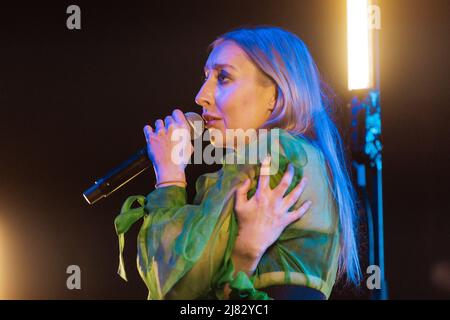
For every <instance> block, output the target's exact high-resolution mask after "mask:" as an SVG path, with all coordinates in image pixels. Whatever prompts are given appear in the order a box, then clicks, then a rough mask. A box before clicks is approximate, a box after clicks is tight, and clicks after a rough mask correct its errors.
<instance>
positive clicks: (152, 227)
mask: <svg viewBox="0 0 450 320" xmlns="http://www.w3.org/2000/svg"><path fill="white" fill-rule="evenodd" d="M262 139H267V141H266V143H267V145H268V146H271V147H272V149H270V147H269V150H268V152H271V155H272V163H273V166H274V168H277V170H275V171H274V174H272V175H271V176H270V186H271V188H274V187H275V186H277V185H278V183H279V181H280V180H281V177H282V176H283V174H284V172H285V170H286V168H287V165H288V163H292V164H293V165H294V169H295V174H294V179H293V182H292V184H291V186H290V187H289V189H288V190H287V193H289V192H290V191H291V190H292V189H293V188H294V187H295V186H296V185H297V183H298V182H299V181H300V179H301V178H302V176H303V175H306V176H308V178H309V183H308V186H307V189H306V190H305V192H304V194H303V195H302V196H301V198H300V199H299V200H298V201H297V203H296V204H295V205H293V208H291V210H292V209H297V208H298V207H299V206H300V205H301V203H303V201H305V200H307V199H311V200H312V201H313V206H312V207H311V209H310V210H309V211H308V212H307V213H306V214H305V216H304V217H302V219H300V220H297V221H296V222H294V223H292V224H291V225H289V226H288V227H287V228H286V229H285V230H284V231H283V233H282V234H281V236H280V237H279V239H278V240H277V241H276V242H275V243H274V244H273V245H272V246H271V247H269V248H268V249H267V250H266V252H265V253H264V255H263V257H262V258H261V260H260V262H259V264H258V267H257V269H256V271H255V273H254V274H253V275H252V276H251V277H248V276H247V275H246V274H245V273H244V272H238V273H237V274H236V276H235V277H234V276H233V274H234V266H233V263H232V260H231V252H232V250H233V246H234V241H235V239H236V236H237V227H238V226H237V220H236V216H235V212H234V209H233V208H234V199H235V198H234V197H235V195H234V193H235V190H236V187H237V186H238V185H240V183H242V182H243V181H244V180H245V179H247V178H250V179H251V186H250V191H249V193H248V198H250V197H251V196H252V195H253V194H254V193H255V192H256V188H257V182H258V177H259V172H260V164H249V163H248V161H244V163H239V161H238V163H237V164H229V163H226V162H225V161H224V162H223V166H222V169H221V170H219V171H217V172H214V173H208V174H204V175H202V176H200V177H199V178H198V179H197V181H196V185H195V187H196V195H195V198H194V201H193V204H188V203H187V196H186V190H185V188H182V187H179V186H167V187H162V188H157V189H155V190H153V191H152V192H150V193H149V194H148V195H147V196H146V197H144V196H142V195H138V196H132V197H129V198H128V199H127V200H126V201H125V203H124V204H123V206H122V210H121V213H120V214H119V215H118V216H117V218H116V219H115V227H116V232H117V235H118V237H119V250H120V258H119V271H118V273H119V274H120V276H121V277H122V278H124V279H125V280H126V273H125V269H124V263H123V258H122V251H123V248H124V242H125V240H124V234H125V233H126V232H127V230H128V229H129V228H130V226H131V225H133V224H134V223H135V222H136V221H137V220H139V219H141V218H143V223H142V226H141V229H140V232H139V235H138V257H137V266H138V270H139V273H140V275H141V277H142V279H143V281H144V282H145V284H146V285H147V288H148V291H149V293H148V299H224V296H223V288H224V286H225V284H226V283H229V285H230V288H231V289H232V292H231V295H230V298H232V299H257V300H264V299H270V297H268V296H267V294H266V293H264V292H262V291H260V290H258V289H261V288H264V287H267V286H271V285H280V284H295V285H305V286H309V287H311V288H315V289H317V290H320V291H321V292H323V293H324V294H325V296H326V297H327V298H328V297H329V295H330V293H331V289H332V287H333V284H334V281H335V277H336V272H337V264H338V255H339V227H338V218H337V213H336V208H335V204H334V200H333V198H332V196H331V191H330V190H329V187H328V183H327V178H326V177H327V172H326V166H325V163H324V160H323V157H322V155H321V153H320V152H319V151H318V149H317V148H315V147H314V146H313V145H312V144H310V143H309V142H308V141H307V140H305V139H303V138H301V137H296V136H293V135H291V134H290V133H288V132H287V131H285V130H279V139H274V140H273V139H272V138H271V136H270V135H268V136H263V137H261V138H260V139H259V140H260V142H261V141H262ZM257 146H258V143H257V141H254V142H253V143H250V144H248V145H246V146H245V148H244V149H241V150H238V152H237V159H248V158H245V157H244V155H247V156H248V154H249V152H250V150H255V149H254V148H257ZM274 146H275V147H274ZM274 150H275V151H274ZM242 157H244V158H242ZM136 204H137V207H135V208H133V205H136ZM291 210H290V211H291Z"/></svg>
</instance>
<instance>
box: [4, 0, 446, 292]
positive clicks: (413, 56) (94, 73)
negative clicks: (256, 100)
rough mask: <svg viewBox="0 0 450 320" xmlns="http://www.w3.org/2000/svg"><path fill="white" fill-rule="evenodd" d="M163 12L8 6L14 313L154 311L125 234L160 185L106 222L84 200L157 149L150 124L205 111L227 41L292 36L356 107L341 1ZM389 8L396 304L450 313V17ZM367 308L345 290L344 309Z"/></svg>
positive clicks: (420, 8)
mask: <svg viewBox="0 0 450 320" xmlns="http://www.w3.org/2000/svg"><path fill="white" fill-rule="evenodd" d="M152 3H154V4H149V3H148V1H142V2H126V3H125V2H122V3H117V2H111V1H110V2H98V1H95V3H94V2H93V1H90V2H88V1H71V2H67V1H58V2H56V1H55V2H54V3H51V2H39V3H36V2H34V3H31V2H30V3H24V2H17V4H14V5H11V4H10V5H6V4H1V5H0V6H1V7H0V147H1V149H0V298H6V299H15V298H25V299H47V298H51V299H73V298H83V299H104V298H111V299H118V298H123V299H128V298H137V299H145V298H146V294H147V293H146V288H145V286H144V283H143V282H142V281H141V279H140V278H139V275H138V273H137V270H136V264H135V261H136V259H135V256H136V236H137V231H138V226H135V227H134V228H133V229H132V230H131V231H130V232H129V234H128V236H127V243H126V249H125V252H126V255H125V257H126V266H127V271H128V277H129V282H128V283H126V282H124V281H122V280H121V279H120V277H119V276H118V275H117V274H116V271H117V265H118V245H117V238H116V236H115V231H114V226H113V220H114V217H115V216H116V215H117V214H118V213H119V210H120V206H121V204H122V202H123V201H124V199H125V198H126V197H127V196H128V195H131V194H146V193H148V192H149V191H151V190H152V188H153V185H154V175H153V173H152V172H150V171H149V172H147V173H146V174H143V175H142V176H140V177H138V178H137V179H135V180H134V181H132V182H131V183H129V184H128V185H127V186H126V187H125V188H123V189H121V190H119V191H117V192H116V193H114V194H113V195H112V196H111V197H109V198H108V199H106V200H103V201H101V202H99V203H97V204H95V205H94V206H89V205H87V203H86V202H85V201H84V199H83V198H82V196H81V194H82V192H83V191H84V190H85V189H86V188H87V187H89V186H90V184H91V183H92V182H93V181H94V178H97V177H99V176H101V175H103V174H104V173H106V172H107V171H108V170H109V169H111V168H112V167H114V166H115V165H117V164H118V163H120V162H121V161H122V160H124V159H126V158H127V157H128V156H129V155H131V154H132V153H133V152H134V151H136V150H137V149H138V148H140V147H141V146H143V145H144V137H143V133H142V128H143V127H144V125H145V124H147V123H152V124H153V122H154V121H155V120H156V119H157V118H159V117H164V116H166V115H167V114H168V113H169V112H171V110H172V109H173V108H174V107H177V106H178V107H180V108H181V109H182V110H183V111H197V112H199V111H200V108H198V107H196V106H195V104H194V97H195V95H196V93H197V91H198V89H199V88H200V85H201V79H202V77H203V75H202V67H203V64H204V62H205V60H206V57H207V51H206V48H207V46H208V44H209V43H210V42H211V41H213V40H214V39H215V38H216V37H217V36H219V35H220V34H222V33H224V32H226V31H228V30H230V29H231V28H234V27H238V26H241V25H245V24H272V25H278V26H281V27H284V28H287V29H288V30H290V31H292V32H294V33H296V34H297V35H299V36H300V38H302V39H303V40H304V41H305V43H306V44H307V45H308V47H309V49H310V50H311V53H312V55H313V56H314V58H315V60H316V62H317V64H318V65H319V68H320V70H321V71H322V73H323V75H324V76H325V78H326V79H327V81H328V83H329V84H330V85H331V87H333V88H334V90H335V91H336V93H337V95H338V96H339V98H340V99H341V102H342V103H341V106H340V107H341V108H345V102H346V101H348V100H349V99H350V97H351V96H350V94H349V93H348V91H347V78H346V77H347V74H346V72H347V71H346V70H347V69H346V68H347V63H346V22H345V18H346V17H345V15H346V7H345V1H343V0H320V1H317V0H308V1H299V0H290V1H286V0H284V1H280V0H277V1H261V0H260V1H229V0H228V1H220V2H212V1H189V4H187V3H184V4H181V3H180V4H179V3H176V2H169V1H164V5H163V1H160V2H158V1H155V2H152ZM70 4H77V5H79V6H80V7H81V20H82V29H81V30H78V31H71V30H68V29H67V28H66V18H67V16H68V15H67V14H66V13H65V12H66V8H67V6H68V5H70ZM379 5H380V7H381V14H382V17H381V19H382V26H381V31H380V41H381V48H380V55H381V104H382V113H383V114H382V115H383V124H382V125H383V139H384V153H383V156H384V163H383V165H384V167H383V169H384V197H385V198H384V200H385V206H384V209H385V245H386V273H387V280H388V282H389V289H390V297H391V298H396V299H406V298H413V299H419V298H426V299H428V298H449V297H450V289H449V288H448V287H445V286H444V285H443V284H442V283H443V281H437V283H436V281H433V279H435V278H436V277H437V276H436V274H440V275H441V278H439V279H441V280H442V277H444V278H445V276H447V279H448V277H449V275H448V274H447V275H445V270H447V272H449V267H448V265H449V263H450V250H449V243H450V228H449V226H450V216H449V212H450V210H449V201H448V200H447V199H448V181H449V174H448V169H449V165H448V163H449V138H448V137H449V129H448V125H447V123H446V122H447V121H448V119H449V117H448V115H449V111H448V108H449V106H450V104H449V102H450V101H449V100H450V94H449V81H448V72H449V46H448V35H449V31H450V30H449V14H448V13H449V9H450V7H449V2H448V1H445V0H444V1H411V0H382V1H379ZM342 111H343V113H345V112H344V110H342ZM347 130H348V128H347ZM216 169H217V168H208V167H202V166H196V167H195V168H194V167H193V166H191V167H189V169H188V171H187V174H188V179H189V182H190V187H189V188H190V189H189V192H190V195H191V196H192V192H193V182H194V181H195V179H196V177H197V176H198V175H199V174H200V173H203V172H208V171H213V170H216ZM137 225H139V224H137ZM71 264H76V265H79V266H80V267H81V271H82V290H79V291H77V290H74V291H70V290H68V289H67V288H66V278H67V276H68V275H67V274H66V268H67V266H68V265H71ZM439 266H440V267H439ZM446 266H447V267H446ZM439 268H440V269H439ZM446 268H447V269H446ZM436 270H444V273H443V272H442V271H439V272H437V271H436ZM442 274H443V275H442ZM447 281H448V280H447ZM366 295H367V293H366V292H364V290H363V291H361V292H360V293H359V294H358V293H355V292H354V291H353V290H351V289H349V288H337V290H336V291H335V293H334V294H333V296H332V298H336V299H338V298H347V297H359V298H365V297H366Z"/></svg>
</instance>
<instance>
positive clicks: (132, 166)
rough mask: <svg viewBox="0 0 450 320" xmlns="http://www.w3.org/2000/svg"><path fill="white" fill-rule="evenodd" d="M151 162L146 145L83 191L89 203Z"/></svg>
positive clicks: (105, 194) (127, 179)
mask: <svg viewBox="0 0 450 320" xmlns="http://www.w3.org/2000/svg"><path fill="white" fill-rule="evenodd" d="M151 164H152V163H151V161H150V159H149V158H148V153H147V147H144V148H142V149H140V150H139V151H138V152H136V153H135V154H134V155H133V156H131V157H130V158H128V159H127V160H125V161H124V162H122V163H121V164H120V165H118V166H117V167H116V168H114V169H112V170H111V171H109V172H108V173H107V174H106V175H105V176H103V177H102V178H100V179H98V180H96V181H95V183H94V184H93V185H92V186H91V187H90V188H89V189H87V190H86V191H85V192H83V196H84V198H85V199H86V201H87V202H88V203H89V204H94V203H95V202H97V201H98V200H100V199H102V198H106V197H107V196H109V195H110V194H111V193H113V192H114V191H116V190H117V189H119V188H120V187H122V186H123V185H125V184H126V183H127V182H128V181H130V180H132V179H133V178H134V177H136V176H138V175H139V174H141V173H142V172H144V171H145V170H147V169H148V168H149V167H150V166H151Z"/></svg>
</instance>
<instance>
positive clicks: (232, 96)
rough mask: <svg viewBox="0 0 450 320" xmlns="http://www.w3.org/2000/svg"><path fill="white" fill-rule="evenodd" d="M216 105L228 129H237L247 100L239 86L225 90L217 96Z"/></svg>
mask: <svg viewBox="0 0 450 320" xmlns="http://www.w3.org/2000/svg"><path fill="white" fill-rule="evenodd" d="M216 104H217V108H218V109H219V112H220V113H221V116H222V118H223V119H224V122H225V126H226V127H227V128H235V127H236V125H239V121H240V119H241V118H242V116H243V115H242V106H245V99H243V95H242V92H241V88H239V87H238V86H234V87H228V88H224V89H223V90H220V91H219V92H218V93H217V95H216Z"/></svg>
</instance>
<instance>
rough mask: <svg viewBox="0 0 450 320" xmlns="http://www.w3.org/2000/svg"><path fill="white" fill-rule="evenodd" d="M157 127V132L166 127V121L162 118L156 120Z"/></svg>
mask: <svg viewBox="0 0 450 320" xmlns="http://www.w3.org/2000/svg"><path fill="white" fill-rule="evenodd" d="M155 128H156V129H155V133H159V132H161V130H163V129H164V122H163V121H162V120H161V119H158V120H156V122H155Z"/></svg>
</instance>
